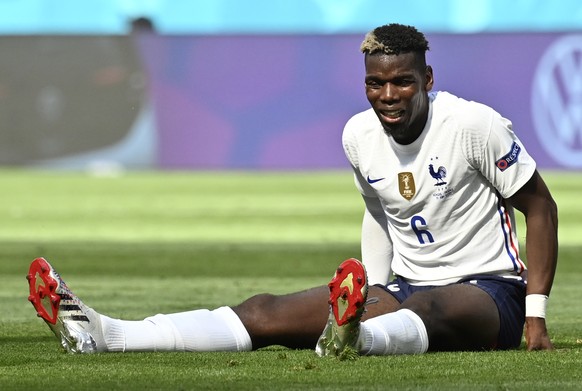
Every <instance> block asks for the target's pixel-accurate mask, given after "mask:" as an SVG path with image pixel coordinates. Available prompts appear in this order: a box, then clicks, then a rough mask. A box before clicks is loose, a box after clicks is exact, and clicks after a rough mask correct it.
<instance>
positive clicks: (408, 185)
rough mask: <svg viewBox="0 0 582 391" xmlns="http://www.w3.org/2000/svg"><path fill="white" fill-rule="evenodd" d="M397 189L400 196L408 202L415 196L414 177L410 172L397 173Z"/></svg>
mask: <svg viewBox="0 0 582 391" xmlns="http://www.w3.org/2000/svg"><path fill="white" fill-rule="evenodd" d="M398 189H399V190H400V195H401V196H402V197H404V198H405V199H407V200H410V199H411V198H412V197H414V195H415V194H416V185H415V184H414V176H412V173H411V172H399V173H398Z"/></svg>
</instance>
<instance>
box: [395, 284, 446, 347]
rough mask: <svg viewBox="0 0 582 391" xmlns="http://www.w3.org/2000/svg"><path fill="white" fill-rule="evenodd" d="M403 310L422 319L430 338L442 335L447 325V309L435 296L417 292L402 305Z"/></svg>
mask: <svg viewBox="0 0 582 391" xmlns="http://www.w3.org/2000/svg"><path fill="white" fill-rule="evenodd" d="M401 308H406V309H409V310H410V311H412V312H414V313H415V314H417V315H418V316H419V317H420V319H422V322H423V323H424V326H425V327H426V331H427V333H428V335H429V338H430V336H431V335H436V334H439V333H442V328H443V326H445V324H446V322H445V318H446V315H445V313H446V309H445V308H443V305H442V303H441V302H439V300H437V299H436V298H435V297H434V295H431V294H429V293H428V292H417V293H415V294H413V295H412V296H410V298H409V299H408V300H406V301H405V302H404V303H402V305H401Z"/></svg>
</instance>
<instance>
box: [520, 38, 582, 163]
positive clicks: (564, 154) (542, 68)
mask: <svg viewBox="0 0 582 391" xmlns="http://www.w3.org/2000/svg"><path fill="white" fill-rule="evenodd" d="M531 97H532V98H531V111H532V116H533V123H534V128H535V131H536V134H537V136H538V139H539V141H540V144H541V145H542V147H543V148H544V149H545V151H546V152H547V153H548V155H550V156H551V157H552V158H553V159H554V160H555V161H556V162H558V163H560V164H561V165H563V166H565V167H568V168H582V35H580V34H578V35H566V36H562V37H560V38H558V39H557V40H556V41H554V42H553V43H552V45H550V47H549V48H548V49H547V50H546V52H545V53H544V54H543V56H542V58H541V60H540V62H539V63H538V67H537V69H536V72H535V74H534V79H533V88H532V94H531Z"/></svg>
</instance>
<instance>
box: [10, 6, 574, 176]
mask: <svg viewBox="0 0 582 391" xmlns="http://www.w3.org/2000/svg"><path fill="white" fill-rule="evenodd" d="M137 18H147V19H148V20H149V21H151V22H152V23H153V25H152V29H148V28H145V29H144V28H139V27H140V26H138V25H136V24H133V23H132V21H135V20H136V19H137ZM390 22H399V23H406V24H413V25H415V26H417V27H418V28H419V29H421V30H422V31H424V32H426V33H427V35H428V38H429V41H430V42H431V48H432V50H431V52H430V53H429V62H430V63H431V64H432V65H433V67H434V69H435V79H436V87H435V89H437V90H447V91H450V92H453V93H455V94H457V95H460V96H462V97H465V98H467V99H471V100H477V101H481V102H483V103H486V104H489V105H491V106H493V107H495V108H496V109H497V110H498V111H499V112H500V113H501V114H502V115H504V116H506V117H508V118H510V119H511V120H512V121H513V123H514V129H515V131H516V132H517V133H518V135H519V136H520V137H521V138H522V139H523V140H524V142H525V144H526V146H527V147H528V150H529V151H530V153H532V154H533V155H534V156H535V157H536V159H537V160H538V162H539V165H540V167H541V168H546V169H567V170H577V169H580V168H582V3H580V2H579V1H577V0H557V1H554V2H547V1H543V0H540V1H535V0H530V1H525V0H524V1H514V2H506V1H503V0H489V1H487V0H475V1H470V2H467V1H464V0H448V1H447V0H442V1H429V0H414V1H407V2H402V1H392V0H294V1H283V0H281V1H272V0H270V1H269V0H246V1H241V0H220V1H219V0H213V1H204V0H200V1H198V0H194V1H188V0H148V1H138V0H118V1H115V0H108V1H106V0H90V1H89V0H87V1H83V2H78V1H75V0H60V1H59V2H53V1H49V0H46V1H45V0H28V1H8V0H4V1H0V164H1V165H4V166H25V167H48V168H66V169H97V170H101V169H104V170H111V169H114V170H117V169H121V168H129V169H186V170H206V169H253V170H254V169H258V170H272V169H276V170H311V169H343V168H347V166H346V163H345V159H344V157H343V153H342V150H341V145H340V134H341V129H342V127H343V124H344V123H345V121H346V120H347V119H348V118H349V116H351V115H352V114H354V113H355V112H357V111H360V110H362V109H365V108H367V102H366V100H365V97H364V93H363V88H362V74H363V64H362V58H361V54H360V53H359V52H358V46H359V43H360V41H361V39H362V37H363V34H364V33H365V32H367V31H368V30H370V29H371V28H373V27H375V26H377V25H381V24H385V23H390ZM146 27H147V26H146Z"/></svg>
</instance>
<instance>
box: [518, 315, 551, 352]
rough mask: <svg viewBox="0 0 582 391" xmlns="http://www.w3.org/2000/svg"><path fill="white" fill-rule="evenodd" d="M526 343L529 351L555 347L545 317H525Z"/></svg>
mask: <svg viewBox="0 0 582 391" xmlns="http://www.w3.org/2000/svg"><path fill="white" fill-rule="evenodd" d="M525 343H526V346H527V350H528V351H532V350H553V349H554V345H553V344H552V341H550V337H549V336H548V329H547V328H546V320H545V319H544V318H534V317H528V318H525Z"/></svg>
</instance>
